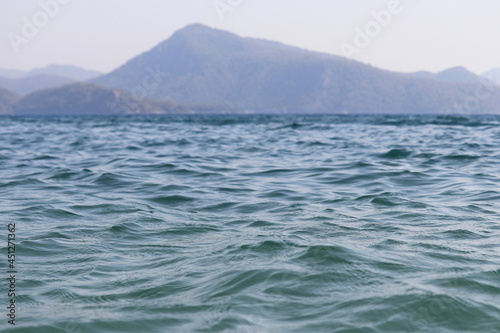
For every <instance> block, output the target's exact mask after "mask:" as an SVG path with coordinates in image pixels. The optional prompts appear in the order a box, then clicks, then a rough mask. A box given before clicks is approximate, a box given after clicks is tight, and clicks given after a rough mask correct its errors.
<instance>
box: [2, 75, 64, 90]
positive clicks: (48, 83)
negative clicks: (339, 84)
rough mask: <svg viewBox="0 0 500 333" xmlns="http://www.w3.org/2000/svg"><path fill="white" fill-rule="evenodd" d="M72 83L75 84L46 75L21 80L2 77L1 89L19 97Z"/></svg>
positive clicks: (58, 77)
mask: <svg viewBox="0 0 500 333" xmlns="http://www.w3.org/2000/svg"><path fill="white" fill-rule="evenodd" d="M71 82H74V80H72V79H68V78H65V77H60V76H54V75H44V74H42V75H34V76H28V77H25V78H21V79H7V78H2V77H0V88H4V89H8V90H10V91H13V92H15V93H17V94H19V95H25V94H29V93H31V92H34V91H37V90H41V89H47V88H55V87H60V86H63V85H65V84H68V83H71Z"/></svg>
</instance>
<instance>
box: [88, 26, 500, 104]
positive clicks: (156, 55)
mask: <svg viewBox="0 0 500 333" xmlns="http://www.w3.org/2000/svg"><path fill="white" fill-rule="evenodd" d="M465 74H466V73H464V72H463V71H458V70H452V71H451V72H444V73H440V74H438V76H439V77H440V78H441V79H440V80H436V79H433V78H426V77H415V76H411V75H402V74H401V73H394V72H389V71H384V70H380V69H377V68H374V67H371V66H369V65H366V64H363V63H359V62H356V61H353V60H347V59H345V58H342V57H338V56H334V55H328V54H323V53H317V52H311V51H306V50H303V49H300V48H295V47H291V46H286V45H283V44H280V43H277V42H270V41H267V40H261V39H253V38H241V37H239V36H237V35H234V34H232V33H229V32H226V31H220V30H215V29H211V28H209V27H206V26H203V25H200V24H194V25H190V26H187V27H185V28H184V29H181V30H179V31H177V32H175V33H174V34H173V35H172V36H171V37H170V38H169V39H168V40H166V41H164V42H162V43H160V44H159V45H157V46H156V47H154V48H153V49H152V50H150V51H148V52H145V53H143V54H141V55H139V56H137V57H135V58H133V59H132V60H130V61H129V62H127V63H126V64H125V65H123V66H122V67H120V68H118V69H116V70H115V71H113V72H111V73H109V74H107V75H103V76H101V77H98V78H97V79H94V80H92V82H95V83H98V84H101V85H104V86H108V87H115V88H120V89H124V90H127V91H129V92H132V93H134V92H135V93H142V94H143V95H145V94H146V95H147V97H148V98H152V99H157V100H171V101H173V102H175V103H182V104H193V103H194V104H214V103H216V104H229V105H232V106H234V107H236V108H238V109H245V110H250V111H254V112H272V111H273V110H286V112H305V113H442V112H444V111H445V110H450V109H452V108H453V107H454V105H456V104H463V103H465V101H466V100H467V98H468V97H469V96H475V90H476V86H477V84H472V83H470V82H469V80H468V78H467V77H468V76H467V75H465ZM443 80H445V81H453V82H457V81H458V82H462V83H451V82H445V81H443ZM465 82H469V83H465ZM499 107H500V95H499V94H498V93H497V92H494V93H492V94H491V95H490V96H488V98H487V99H483V100H481V101H480V103H479V104H478V106H477V108H476V107H475V109H474V112H478V113H479V112H481V113H490V112H498V111H499Z"/></svg>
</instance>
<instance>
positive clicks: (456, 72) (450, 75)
mask: <svg viewBox="0 0 500 333" xmlns="http://www.w3.org/2000/svg"><path fill="white" fill-rule="evenodd" d="M436 78H437V79H438V80H441V81H446V82H451V83H478V82H480V78H479V77H478V76H477V75H476V74H474V73H472V72H471V71H469V70H468V69H466V68H464V67H454V68H450V69H447V70H444V71H442V72H439V73H437V74H436Z"/></svg>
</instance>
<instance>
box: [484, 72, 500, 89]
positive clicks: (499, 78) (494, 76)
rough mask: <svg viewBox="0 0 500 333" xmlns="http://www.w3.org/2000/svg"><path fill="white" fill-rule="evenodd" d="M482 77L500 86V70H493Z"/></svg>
mask: <svg viewBox="0 0 500 333" xmlns="http://www.w3.org/2000/svg"><path fill="white" fill-rule="evenodd" d="M481 76H482V77H484V78H485V79H488V80H490V81H491V82H493V83H495V84H496V85H499V86H500V68H496V69H492V70H491V71H489V72H486V73H484V74H482V75H481Z"/></svg>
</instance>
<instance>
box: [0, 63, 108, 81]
mask: <svg viewBox="0 0 500 333" xmlns="http://www.w3.org/2000/svg"><path fill="white" fill-rule="evenodd" d="M42 74H43V75H55V76H60V77H65V78H68V79H71V80H73V81H88V80H90V79H93V78H96V77H98V76H100V75H102V73H101V72H97V71H90V70H86V69H83V68H80V67H76V66H71V65H49V66H47V67H45V68H37V69H33V70H31V71H29V72H28V73H27V74H26V76H34V75H42ZM0 76H1V75H0Z"/></svg>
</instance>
